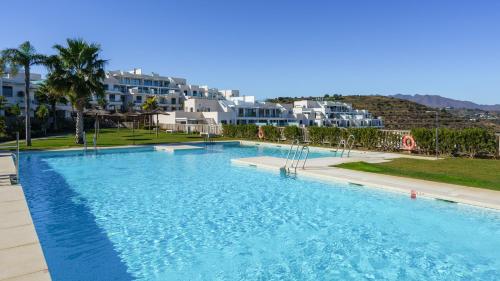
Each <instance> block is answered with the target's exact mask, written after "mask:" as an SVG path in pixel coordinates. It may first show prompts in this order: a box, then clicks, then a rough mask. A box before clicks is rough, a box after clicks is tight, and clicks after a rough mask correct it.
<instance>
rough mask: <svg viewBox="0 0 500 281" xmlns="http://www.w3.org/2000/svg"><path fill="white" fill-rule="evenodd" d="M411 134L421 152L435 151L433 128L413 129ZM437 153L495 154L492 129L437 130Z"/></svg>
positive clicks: (431, 152)
mask: <svg viewBox="0 0 500 281" xmlns="http://www.w3.org/2000/svg"><path fill="white" fill-rule="evenodd" d="M411 134H412V136H413V138H414V139H415V142H416V143H417V149H418V150H419V151H420V152H421V153H425V154H433V153H435V151H436V130H435V129H424V128H419V129H413V130H411ZM438 148H439V153H440V154H443V155H464V154H465V155H467V156H469V157H471V158H473V157H477V156H484V155H489V154H495V151H496V140H495V134H494V133H493V132H492V131H489V130H487V129H482V128H466V129H461V130H458V129H448V128H440V129H439V130H438Z"/></svg>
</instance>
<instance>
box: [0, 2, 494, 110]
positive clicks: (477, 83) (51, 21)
mask: <svg viewBox="0 0 500 281" xmlns="http://www.w3.org/2000/svg"><path fill="white" fill-rule="evenodd" d="M1 7H2V12H1V16H0V21H1V23H2V32H1V38H2V39H1V40H0V49H3V48H6V47H13V46H17V45H18V44H20V43H21V42H22V41H25V40H30V41H31V42H32V43H33V44H34V45H35V47H37V49H38V51H40V52H45V53H50V52H52V49H51V47H52V45H53V44H54V43H62V42H63V41H64V40H65V38H68V37H81V38H84V39H85V40H88V41H94V42H98V43H100V44H101V45H102V48H103V53H102V55H103V57H104V58H106V59H109V64H108V67H107V68H108V69H110V70H111V69H125V70H128V69H132V68H133V67H142V68H143V70H145V71H147V72H151V71H154V72H159V73H160V74H164V75H171V76H177V77H185V78H187V79H188V81H189V82H190V83H193V84H202V85H203V84H208V85H210V86H213V87H218V88H219V89H223V88H234V89H240V90H241V91H242V93H244V94H246V95H255V96H257V97H258V98H265V97H275V96H300V95H306V96H308V95H323V94H325V93H340V94H383V95H387V94H396V93H403V94H438V95H442V96H446V97H451V98H456V99H467V100H471V101H474V102H478V103H490V104H491V103H500V1H497V0H492V1H481V0H478V1H460V0H454V1H444V0H443V1H424V0H415V1H413V0H410V1H400V0H398V1H382V0H381V1H373V0H366V1H356V0H351V1H347V0H346V1H342V2H341V1H326V0H325V1H276V0H274V1H271V0H268V1H256V0H252V1H249V0H246V1H243V0H242V1H236V0H234V1H219V0H210V1H208V0H207V1H189V0H186V1H89V0H85V1H76V0H73V1H53V0H46V1H35V0H33V1H27V0H22V1H3V2H2V3H1Z"/></svg>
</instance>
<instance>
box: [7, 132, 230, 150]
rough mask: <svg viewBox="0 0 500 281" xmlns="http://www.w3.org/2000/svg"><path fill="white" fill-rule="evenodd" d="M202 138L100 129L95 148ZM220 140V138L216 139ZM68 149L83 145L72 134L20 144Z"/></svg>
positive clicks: (163, 133)
mask: <svg viewBox="0 0 500 281" xmlns="http://www.w3.org/2000/svg"><path fill="white" fill-rule="evenodd" d="M93 137H94V134H93V133H87V137H86V139H87V146H88V147H92V146H93V141H92V139H93ZM202 140H203V138H202V137H201V136H200V135H199V134H189V135H188V134H183V133H174V134H171V133H165V132H160V133H159V134H158V137H156V134H155V133H154V132H151V131H148V130H135V132H134V133H133V132H132V130H130V129H120V130H119V131H118V130H117V129H101V130H100V133H99V137H98V139H97V146H120V145H133V144H136V145H138V144H155V143H174V142H189V141H202ZM217 140H222V138H217ZM13 144H15V142H8V143H2V144H0V145H13ZM70 147H83V145H79V144H75V136H74V134H67V135H62V136H54V137H48V138H39V139H33V140H32V146H31V147H26V145H25V143H24V140H23V141H22V142H21V145H20V148H21V149H22V150H44V149H62V148H70Z"/></svg>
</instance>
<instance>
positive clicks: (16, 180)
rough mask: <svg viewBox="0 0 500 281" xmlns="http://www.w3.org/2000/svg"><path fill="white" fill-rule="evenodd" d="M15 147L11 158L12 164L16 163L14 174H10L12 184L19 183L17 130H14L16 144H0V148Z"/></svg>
mask: <svg viewBox="0 0 500 281" xmlns="http://www.w3.org/2000/svg"><path fill="white" fill-rule="evenodd" d="M13 148H15V149H16V151H15V152H12V153H11V155H12V159H13V160H14V164H15V165H16V175H15V176H14V175H10V176H9V177H10V182H11V183H12V184H18V183H19V132H16V145H6V146H0V149H13Z"/></svg>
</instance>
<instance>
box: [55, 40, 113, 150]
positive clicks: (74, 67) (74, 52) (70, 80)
mask: <svg viewBox="0 0 500 281" xmlns="http://www.w3.org/2000/svg"><path fill="white" fill-rule="evenodd" d="M66 43H67V46H62V45H55V46H54V48H55V49H56V50H57V52H58V54H57V55H55V56H51V57H50V58H49V60H48V65H49V69H50V71H51V75H53V79H54V84H55V86H56V88H57V89H58V90H60V91H63V92H65V93H67V95H68V98H69V100H70V102H71V103H72V104H73V107H74V108H75V109H76V113H77V114H76V130H75V131H76V132H75V142H76V143H78V144H82V143H83V130H84V127H83V111H84V109H85V106H86V105H87V104H88V101H89V100H90V99H91V98H92V95H95V96H96V97H97V98H98V99H99V98H101V97H102V96H104V92H105V91H104V84H103V80H104V78H105V77H106V75H105V72H104V66H105V64H106V60H103V59H100V57H99V53H100V52H101V47H100V46H99V45H98V44H94V43H87V42H85V41H84V40H82V39H67V40H66Z"/></svg>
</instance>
